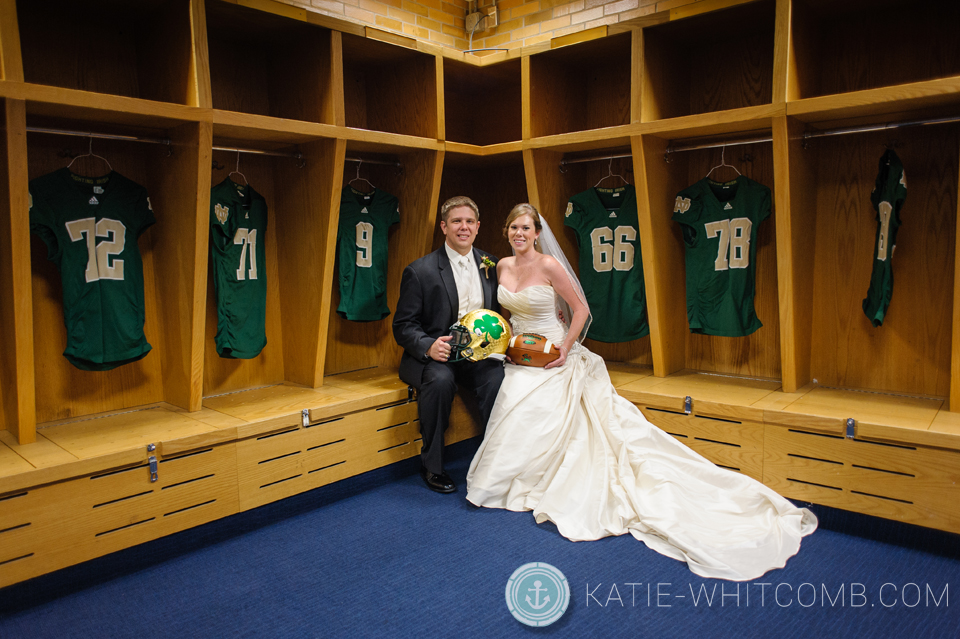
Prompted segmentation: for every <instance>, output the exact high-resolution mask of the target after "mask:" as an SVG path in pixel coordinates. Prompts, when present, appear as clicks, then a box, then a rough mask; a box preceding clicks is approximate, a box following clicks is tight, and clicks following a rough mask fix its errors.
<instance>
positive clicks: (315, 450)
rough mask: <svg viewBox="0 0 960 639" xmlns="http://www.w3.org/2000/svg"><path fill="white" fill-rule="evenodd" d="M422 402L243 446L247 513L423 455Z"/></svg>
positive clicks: (297, 429)
mask: <svg viewBox="0 0 960 639" xmlns="http://www.w3.org/2000/svg"><path fill="white" fill-rule="evenodd" d="M419 438H420V427H419V422H418V421H417V404H416V402H403V403H400V404H396V405H392V406H385V407H382V408H378V409H371V410H365V411H360V412H357V413H352V414H350V415H345V416H343V417H337V418H334V419H330V420H327V421H322V422H319V423H317V424H311V425H310V426H307V427H302V426H297V427H294V428H291V429H289V430H286V431H283V432H280V433H273V434H270V435H264V436H262V437H255V438H251V439H247V440H243V441H240V442H237V466H238V469H239V483H240V508H241V510H247V509H249V508H255V507H257V506H261V505H263V504H267V503H270V502H272V501H276V500H278V499H283V498H284V497H289V496H291V495H296V494H298V493H301V492H304V491H306V490H311V489H313V488H317V487H319V486H324V485H326V484H329V483H332V482H335V481H338V480H340V479H344V478H346V477H352V476H353V475H359V474H360V473H364V472H367V471H368V470H373V469H374V468H379V467H381V466H386V465H387V464H392V463H393V462H396V461H400V460H401V459H406V458H408V457H412V456H413V455H416V454H417V453H419V452H420V442H419Z"/></svg>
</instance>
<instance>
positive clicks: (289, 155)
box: [213, 146, 303, 161]
mask: <svg viewBox="0 0 960 639" xmlns="http://www.w3.org/2000/svg"><path fill="white" fill-rule="evenodd" d="M213 150H214V151H230V152H231V153H251V154H253V155H270V156H273V157H277V158H293V159H294V160H301V161H302V160H303V154H302V153H300V152H299V151H297V152H296V153H280V152H279V151H264V150H262V149H240V148H237V147H233V146H215V147H213Z"/></svg>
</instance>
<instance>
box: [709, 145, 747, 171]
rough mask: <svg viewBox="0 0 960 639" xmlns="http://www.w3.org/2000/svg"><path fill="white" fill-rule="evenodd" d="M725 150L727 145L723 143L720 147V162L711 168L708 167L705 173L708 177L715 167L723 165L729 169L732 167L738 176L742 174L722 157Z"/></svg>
mask: <svg viewBox="0 0 960 639" xmlns="http://www.w3.org/2000/svg"><path fill="white" fill-rule="evenodd" d="M726 152H727V145H723V146H722V147H720V164H718V165H716V166H715V167H713V168H712V169H710V171H709V172H708V173H707V177H710V174H711V173H713V172H714V171H716V170H717V169H719V168H721V167H724V166H728V167H730V168H731V169H733V170H734V171H736V172H737V175H740V176H742V175H743V174H742V173H740V170H739V169H738V168H737V167H735V166H734V165H732V164H727V161H726V160H725V159H724V155H725V154H726Z"/></svg>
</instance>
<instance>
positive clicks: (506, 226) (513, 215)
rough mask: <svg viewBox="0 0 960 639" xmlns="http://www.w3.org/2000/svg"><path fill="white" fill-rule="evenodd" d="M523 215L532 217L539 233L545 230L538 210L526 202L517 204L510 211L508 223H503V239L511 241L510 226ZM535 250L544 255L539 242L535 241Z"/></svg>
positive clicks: (534, 226)
mask: <svg viewBox="0 0 960 639" xmlns="http://www.w3.org/2000/svg"><path fill="white" fill-rule="evenodd" d="M523 215H529V216H530V219H531V220H533V228H535V229H537V233H540V232H541V231H542V230H543V225H542V224H541V223H540V214H539V213H537V209H535V208H534V207H533V205H532V204H527V203H526V202H524V203H522V204H517V205H516V206H515V207H513V208H512V209H510V214H509V215H507V221H506V222H504V223H503V237H505V238H506V239H507V241H509V240H510V224H511V223H513V221H514V220H516V219H517V218H518V217H521V216H523ZM533 248H534V249H536V251H537V253H543V251H542V250H541V249H540V242H539V241H534V243H533Z"/></svg>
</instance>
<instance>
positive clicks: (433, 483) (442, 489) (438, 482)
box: [420, 466, 457, 493]
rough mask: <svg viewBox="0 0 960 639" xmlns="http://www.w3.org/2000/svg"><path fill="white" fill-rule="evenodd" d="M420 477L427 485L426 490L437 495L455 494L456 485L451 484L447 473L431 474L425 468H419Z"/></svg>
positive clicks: (451, 481)
mask: <svg viewBox="0 0 960 639" xmlns="http://www.w3.org/2000/svg"><path fill="white" fill-rule="evenodd" d="M420 476H421V477H422V478H423V483H425V484H426V485H427V488H429V489H430V490H433V491H435V492H438V493H455V492H457V485H456V484H455V483H453V480H452V479H450V476H449V475H448V474H447V473H440V474H439V475H437V474H436V473H431V472H430V471H429V470H427V468H426V467H425V466H420Z"/></svg>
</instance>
